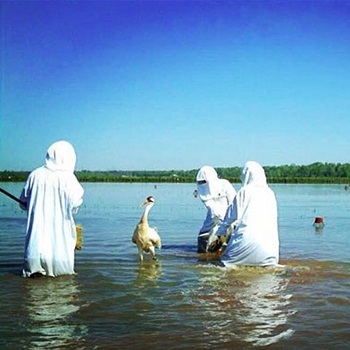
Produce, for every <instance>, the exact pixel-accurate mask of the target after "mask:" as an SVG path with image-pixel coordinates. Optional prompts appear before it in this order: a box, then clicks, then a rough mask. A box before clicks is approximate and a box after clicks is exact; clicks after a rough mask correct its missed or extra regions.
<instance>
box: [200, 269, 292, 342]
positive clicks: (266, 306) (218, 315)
mask: <svg viewBox="0 0 350 350" xmlns="http://www.w3.org/2000/svg"><path fill="white" fill-rule="evenodd" d="M217 270H219V271H220V270H223V269H219V268H218V269H217ZM219 271H216V272H215V273H214V274H213V273H212V272H211V273H210V274H209V275H206V276H204V278H203V282H204V284H205V285H206V287H204V288H203V291H204V290H206V291H208V286H210V287H211V291H210V294H209V295H207V296H205V295H203V296H202V300H201V302H202V303H203V304H206V305H207V307H206V309H207V312H208V314H209V315H208V318H207V319H208V322H206V330H207V333H208V334H207V337H208V339H212V343H213V342H215V343H216V344H218V343H221V344H222V343H234V342H237V340H240V341H243V342H246V343H250V344H252V345H257V346H267V345H269V344H273V343H277V342H279V341H280V340H282V339H287V338H289V337H290V336H291V335H292V334H293V333H294V331H293V330H292V329H290V328H288V326H287V320H288V316H289V315H291V314H293V313H295V312H294V311H293V310H291V308H290V307H289V304H290V299H291V297H292V296H291V295H288V294H287V292H286V287H287V285H288V280H287V279H286V278H284V277H283V276H282V275H280V274H279V273H277V272H276V271H268V270H267V271H266V270H264V271H262V269H259V268H247V267H245V268H244V267H242V268H237V269H235V270H224V271H223V272H219ZM203 306H204V305H203Z"/></svg>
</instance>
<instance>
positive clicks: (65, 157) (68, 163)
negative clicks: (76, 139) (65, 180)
mask: <svg viewBox="0 0 350 350" xmlns="http://www.w3.org/2000/svg"><path fill="white" fill-rule="evenodd" d="M75 162H76V155H75V151H74V147H73V146H72V145H71V144H70V143H69V142H67V141H57V142H55V143H53V144H52V145H51V146H50V147H49V148H48V150H47V153H46V158H45V164H46V167H47V168H49V169H50V170H63V171H68V172H71V173H73V172H74V169H75Z"/></svg>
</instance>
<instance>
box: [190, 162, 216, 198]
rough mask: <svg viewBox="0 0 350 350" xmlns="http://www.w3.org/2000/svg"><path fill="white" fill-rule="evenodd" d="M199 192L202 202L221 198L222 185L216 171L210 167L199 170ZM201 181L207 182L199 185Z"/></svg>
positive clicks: (206, 166)
mask: <svg viewBox="0 0 350 350" xmlns="http://www.w3.org/2000/svg"><path fill="white" fill-rule="evenodd" d="M196 181H197V190H198V194H199V197H200V199H201V200H202V201H207V200H209V199H212V198H216V197H219V196H220V191H221V187H222V186H221V184H220V179H219V178H218V174H217V172H216V170H215V169H214V168H213V167H211V166H208V165H205V166H203V167H202V168H200V169H199V171H198V174H197V177H196ZM199 181H206V182H205V183H203V184H199V183H198V182H199Z"/></svg>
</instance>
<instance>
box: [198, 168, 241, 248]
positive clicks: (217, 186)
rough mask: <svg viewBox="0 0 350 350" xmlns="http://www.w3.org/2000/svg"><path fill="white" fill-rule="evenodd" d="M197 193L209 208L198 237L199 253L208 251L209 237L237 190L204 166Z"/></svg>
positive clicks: (199, 172) (211, 169) (200, 174)
mask: <svg viewBox="0 0 350 350" xmlns="http://www.w3.org/2000/svg"><path fill="white" fill-rule="evenodd" d="M196 181H197V193H198V196H199V198H200V199H201V200H202V202H203V203H204V205H205V206H206V208H207V216H206V218H205V220H204V222H203V225H202V227H201V229H200V231H199V235H198V253H204V252H206V251H207V245H208V237H209V236H210V235H211V232H213V229H214V228H216V227H218V226H217V225H218V224H219V223H220V222H221V221H222V220H223V219H224V217H225V213H226V210H227V207H228V206H229V205H230V204H231V203H232V201H233V199H234V198H235V196H236V190H235V189H234V187H233V186H232V185H231V183H230V182H229V181H228V180H226V179H219V178H218V175H217V172H216V170H215V169H214V168H213V167H211V166H207V165H206V166H203V167H202V168H200V170H199V171H198V174H197V177H196Z"/></svg>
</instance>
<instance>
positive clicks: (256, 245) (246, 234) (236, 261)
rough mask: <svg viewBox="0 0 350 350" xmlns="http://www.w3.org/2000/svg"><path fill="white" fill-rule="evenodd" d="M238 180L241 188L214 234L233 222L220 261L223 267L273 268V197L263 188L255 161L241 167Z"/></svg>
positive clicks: (262, 175)
mask: <svg viewBox="0 0 350 350" xmlns="http://www.w3.org/2000/svg"><path fill="white" fill-rule="evenodd" d="M241 181H242V184H243V185H242V188H241V189H240V190H239V191H238V193H237V196H236V198H235V199H234V201H233V203H232V205H230V206H229V208H228V209H227V212H226V215H225V219H224V221H223V223H222V225H221V226H220V228H219V229H218V231H217V235H218V236H220V235H221V234H225V233H226V228H227V227H228V226H229V225H230V224H231V223H232V222H235V229H234V231H233V233H232V236H231V238H230V239H229V242H228V245H227V247H226V250H225V252H224V254H223V256H222V257H221V261H222V262H223V264H224V265H225V266H228V265H258V266H269V265H277V264H278V260H279V238H278V223H277V203H276V198H275V194H274V192H273V191H272V190H271V189H270V187H269V186H268V185H267V182H266V176H265V172H264V169H263V168H262V166H261V165H260V164H258V163H257V162H253V161H249V162H247V163H246V164H245V166H244V168H243V170H242V174H241Z"/></svg>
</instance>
